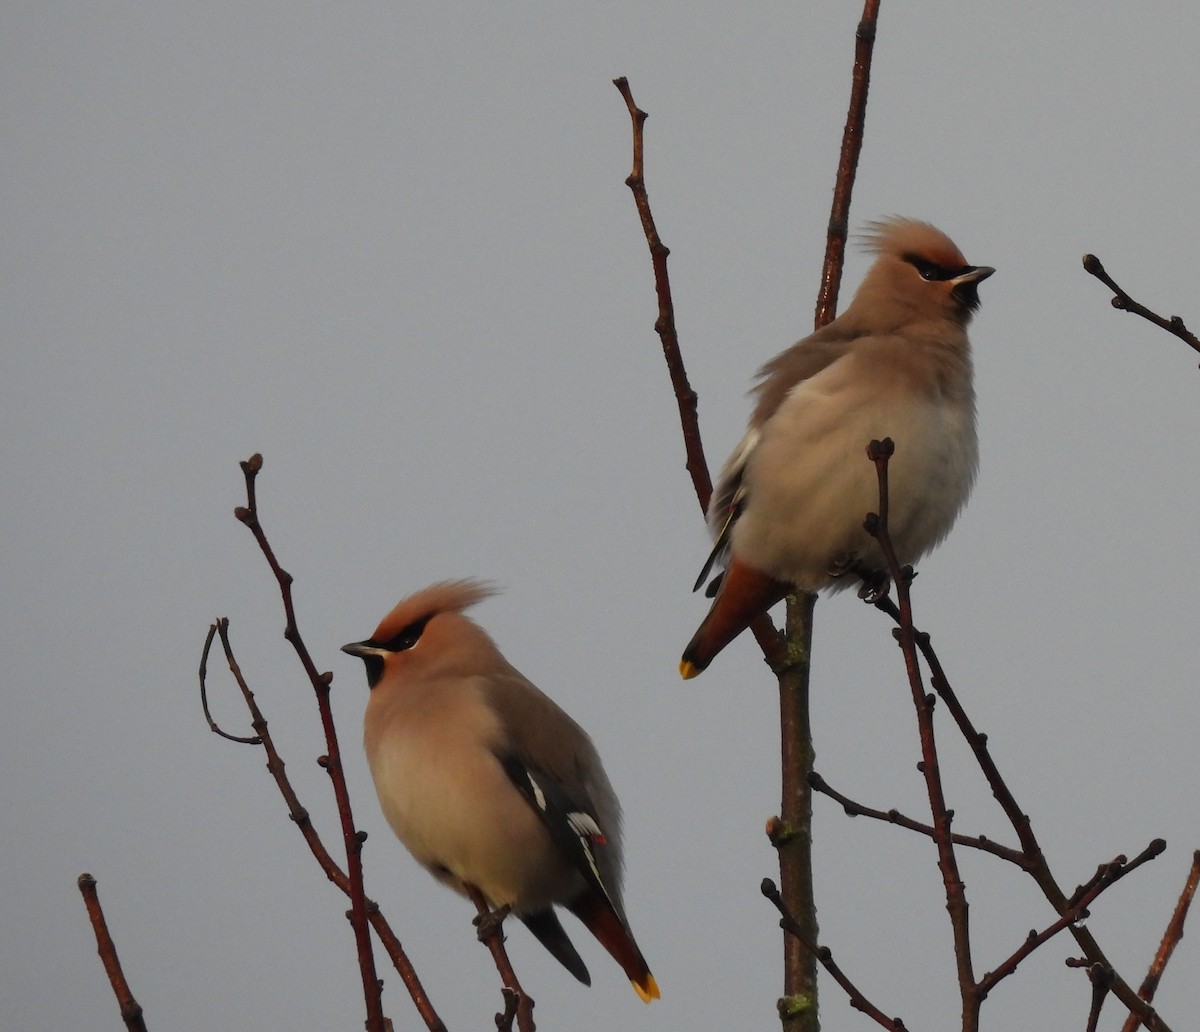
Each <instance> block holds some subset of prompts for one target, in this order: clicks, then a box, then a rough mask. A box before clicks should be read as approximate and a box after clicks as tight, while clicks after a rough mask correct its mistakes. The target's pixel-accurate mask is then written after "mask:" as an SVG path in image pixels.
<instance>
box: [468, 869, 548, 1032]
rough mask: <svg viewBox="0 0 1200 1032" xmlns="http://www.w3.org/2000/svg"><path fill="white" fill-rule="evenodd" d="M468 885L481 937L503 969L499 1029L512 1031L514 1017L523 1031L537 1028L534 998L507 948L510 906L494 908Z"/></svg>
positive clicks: (497, 1026) (475, 889) (502, 1031)
mask: <svg viewBox="0 0 1200 1032" xmlns="http://www.w3.org/2000/svg"><path fill="white" fill-rule="evenodd" d="M466 889H467V895H468V896H470V897H471V902H472V903H474V904H475V909H476V910H477V911H478V914H477V915H476V917H475V927H476V928H478V929H479V941H480V942H481V943H483V944H484V945H485V946H486V947H487V948H488V951H489V952H490V953H491V955H492V960H493V961H495V963H496V970H497V971H498V972H499V973H500V982H501V992H502V993H503V994H504V1012H503V1013H502V1014H497V1015H496V1028H497V1029H499V1030H500V1032H511V1030H512V1023H513V1018H514V1017H515V1018H516V1019H517V1028H518V1029H520V1032H534V1029H535V1028H536V1026H535V1025H534V1023H533V1006H534V1004H533V998H532V997H531V996H530V995H529V994H528V993H527V992H525V990H524V989H522V988H521V983H520V981H519V980H518V979H517V973H516V971H514V970H513V966H512V961H510V960H509V959H508V950H506V949H505V948H504V919H505V918H506V917H508V907H501V908H500V909H499V910H492V908H491V907H489V906H488V902H487V900H486V899H484V896H483V893H482V892H480V891H479V890H478V889H477V888H476V887H475V886H474V885H467V887H466Z"/></svg>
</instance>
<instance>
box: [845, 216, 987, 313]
mask: <svg viewBox="0 0 1200 1032" xmlns="http://www.w3.org/2000/svg"><path fill="white" fill-rule="evenodd" d="M862 239H863V246H864V249H865V250H867V251H869V252H871V253H872V254H875V255H877V256H878V257H877V258H876V260H875V264H874V265H872V266H871V268H870V270H869V271H868V272H867V275H866V276H865V277H864V278H863V282H862V286H860V287H859V288H858V292H857V293H856V294H855V296H854V302H853V307H854V308H855V309H856V310H857V311H858V314H859V315H860V317H866V318H868V319H871V320H872V321H875V320H878V321H880V322H881V323H883V324H885V325H886V324H895V323H901V322H907V321H910V320H911V319H914V318H915V319H922V320H924V319H937V318H942V319H949V320H951V321H953V322H957V323H959V324H960V325H962V326H965V325H966V324H967V323H968V322H969V321H970V319H971V314H972V313H973V312H974V311H975V310H976V309H977V308H978V307H979V284H980V283H981V282H982V281H983V280H985V279H987V278H988V277H989V276H990V275H991V274H992V273H993V272H995V271H996V270H995V269H993V268H991V267H990V266H987V265H968V264H967V260H966V258H964V257H963V254H962V252H961V251H960V250H959V249H958V247H957V246H955V243H954V241H953V240H951V239H950V238H949V237H948V236H946V234H945V233H943V232H942V231H941V230H940V229H937V228H936V227H934V226H931V225H930V224H929V223H928V222H920V221H918V220H917V219H907V218H901V217H894V218H890V219H883V220H881V221H879V222H871V223H868V224H867V231H866V233H865V234H864V235H863V238H862Z"/></svg>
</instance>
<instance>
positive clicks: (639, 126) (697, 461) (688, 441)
mask: <svg viewBox="0 0 1200 1032" xmlns="http://www.w3.org/2000/svg"><path fill="white" fill-rule="evenodd" d="M613 85H614V86H616V88H617V90H618V91H619V92H620V94H621V96H622V98H624V100H625V106H626V108H628V110H629V117H630V121H631V122H632V125H633V171H632V172H631V173H630V174H629V176H628V177H627V178H626V180H625V185H626V186H628V187H629V189H630V192H631V193H632V194H633V201H634V204H635V205H636V207H637V212H638V217H639V218H640V219H641V223H642V232H643V233H644V234H645V237H646V244H647V246H648V247H649V248H650V262H651V265H652V266H653V268H654V292H655V294H656V295H657V297H658V318H657V319H656V320H655V322H654V329H655V332H656V333H657V334H658V336H659V340H660V341H661V342H662V350H663V358H664V359H665V360H666V363H667V372H668V373H669V375H670V377H671V386H672V388H673V389H674V391H675V401H676V403H677V405H678V406H679V425H680V428H681V429H682V431H683V445H684V451H685V452H686V454H687V467H686V468H687V471H688V474H689V475H690V476H691V478H692V486H693V487H694V488H695V491H696V500H697V501H698V502H699V503H700V511H701V512H702V513H703V512H707V510H708V503H709V500H710V499H711V498H712V477H711V476H710V475H709V471H708V462H707V460H706V459H705V457H704V445H703V442H702V441H701V438H700V419H699V414H698V410H697V402H698V400H699V399H698V397H697V395H696V392H695V391H694V390H693V389H692V385H691V383H690V381H689V380H688V375H687V370H686V369H685V368H684V364H683V353H682V351H681V350H680V347H679V334H678V332H677V330H676V328H675V302H674V300H673V299H672V297H671V279H670V276H669V275H668V274H667V256H668V255H669V254H670V253H671V251H670V249H669V248H668V247H667V246H666V244H664V243H663V242H662V238H661V237H660V236H659V235H658V229H657V227H656V226H655V224H654V214H653V212H651V210H650V197H649V194H648V193H647V191H646V176H645V166H644V160H645V159H644V152H645V130H644V127H645V123H646V119H647V118H649V117H650V116H649V115H648V114H647V113H646V112H645V111H643V110H642V109H641V108H639V107H638V106H637V104H636V102H635V101H634V99H633V90H632V89H631V88H630V86H629V80H628V79H627V78H626V77H625V76H623V75H622V76H620V77H619V78H616V79H613ZM750 631H751V633H752V634H753V635H754V638H755V640H756V641H757V642H758V644H759V647H760V648H761V649H762V652H763V656H764V657H765V658H766V660H767V663H768V665H769V666H771V668H772V669H775V668H776V667H778V666H782V665H783V664H784V663H785V662H786V658H787V657H786V655H785V652H784V647H783V640H782V635H780V634H779V632H778V631H776V630H775V625H774V624H773V623H772V622H771V618H770V617H769V616H767V615H766V614H765V613H764V614H763V615H762V616H760V617H759V618H758V619H757V620H755V621H754V623H752V624H751V625H750Z"/></svg>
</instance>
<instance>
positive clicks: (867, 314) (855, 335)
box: [679, 218, 996, 678]
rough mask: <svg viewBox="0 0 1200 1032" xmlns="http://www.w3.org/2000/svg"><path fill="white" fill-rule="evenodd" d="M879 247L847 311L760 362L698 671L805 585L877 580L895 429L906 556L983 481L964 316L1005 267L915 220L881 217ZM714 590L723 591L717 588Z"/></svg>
mask: <svg viewBox="0 0 1200 1032" xmlns="http://www.w3.org/2000/svg"><path fill="white" fill-rule="evenodd" d="M865 243H866V249H867V250H869V251H871V252H873V253H874V254H876V255H878V258H877V259H876V260H875V263H874V264H873V265H872V266H871V268H870V269H869V270H868V271H867V275H866V277H865V278H864V279H863V281H862V285H861V286H860V287H859V288H858V292H857V293H856V294H855V295H854V300H853V301H851V302H850V305H849V307H847V309H846V310H845V311H844V312H843V313H842V314H841V315H839V316H838V317H837V318H836V319H834V320H833V322H831V323H829V325H827V326H825V327H823V328H822V329H820V330H817V332H816V333H814V334H812V335H811V336H809V337H806V338H804V340H802V341H800V342H799V343H798V344H795V345H793V346H792V347H790V348H788V349H787V350H786V351H784V352H783V353H782V354H779V355H777V356H776V357H775V358H773V359H771V361H770V362H768V363H767V364H766V365H765V366H763V367H762V369H760V370H759V372H758V384H757V385H756V386H755V388H754V391H753V393H754V394H755V395H756V396H757V404H756V406H755V408H754V412H753V413H752V415H751V416H750V423H749V428H748V430H747V431H746V435H745V436H744V437H743V438H742V441H741V443H740V444H739V445H738V446H737V448H736V449H735V450H734V452H733V454H732V455H731V456H730V457H729V460H728V461H727V462H726V463H725V467H724V468H723V469H722V470H721V476H720V479H719V480H718V482H717V486H716V488H715V489H714V491H713V496H712V500H711V502H710V504H709V507H708V523H709V529H710V531H711V532H712V535H713V538H714V539H715V541H716V547H715V548H714V549H713V553H712V556H711V557H710V559H709V562H708V563H707V564H706V566H705V568H704V572H702V573H701V575H700V580H699V581H697V587H699V585H700V583H701V582H702V581H703V580H704V578H705V576H706V575H707V573H708V572H709V570H710V569H711V568H712V565H713V564H714V563H721V564H722V565H724V566H725V571H724V573H723V574H722V575H721V580H720V582H719V585H717V589H716V599H715V600H714V602H713V605H712V608H711V609H710V610H709V613H708V615H707V616H706V617H705V618H704V622H703V623H702V624H701V625H700V629H699V630H697V631H696V634H695V636H694V637H693V638H692V640H691V642H690V643H689V644H688V646H687V648H686V649H685V650H684V653H683V659H682V661H681V662H680V664H679V671H680V673H681V674H682V675H683V676H684V677H685V678H688V677H695V676H696V675H697V674H698V673H700V671H702V670H704V669H705V667H707V666H708V665H709V663H711V662H712V660H713V658H714V657H715V656H716V655H717V653H719V652H720V651H721V650H722V649H723V648H724V647H725V646H726V645H728V644H729V643H730V642H731V641H732V640H733V639H734V638H736V637H737V636H738V635H739V634H740V633H741V632H742V631H743V630H745V629H746V628H747V627H748V626H749V625H750V624H751V623H752V622H753V621H754V619H755V618H756V617H757V616H758V615H759V614H761V613H764V612H766V611H767V610H768V609H769V608H770V607H771V606H773V605H774V604H775V603H776V602H778V601H779V600H780V599H782V598H783V597H784V596H785V595H787V594H789V593H791V592H792V591H793V590H795V589H796V588H802V589H804V590H806V591H816V590H818V589H819V588H830V589H832V590H838V589H841V588H845V587H847V586H848V583H849V582H850V581H851V580H852V578H850V577H844V576H841V574H843V573H845V572H846V571H848V570H850V571H854V572H857V573H859V574H866V575H868V577H875V578H879V577H882V576H883V574H884V572H885V563H884V560H883V556H882V554H881V552H880V550H879V547H878V545H877V544H876V542H875V541H874V539H872V538H871V537H870V536H869V535H868V534H867V532H866V531H865V530H864V529H863V520H864V518H865V517H866V514H867V513H868V512H874V511H875V510H877V509H878V508H879V489H878V486H877V482H876V476H875V470H874V467H872V465H871V464H870V463H869V462H868V461H867V460H866V447H867V444H868V443H869V442H870V441H871V440H873V439H879V440H881V439H883V438H884V437H890V438H891V439H892V440H893V441H894V442H895V445H896V451H895V455H894V456H893V457H892V459H891V460H890V464H889V470H888V485H889V494H888V501H889V506H890V512H889V519H888V529H889V532H890V535H891V539H892V543H893V545H894V546H895V549H896V554H897V557H898V558H899V560H900V562H901V563H902V564H905V563H915V562H916V561H917V560H918V559H920V558H921V556H923V555H924V554H925V553H926V552H928V551H929V550H930V549H931V548H933V547H934V546H935V545H936V544H937V543H938V542H939V541H941V540H942V538H944V537H945V536H946V534H947V533H948V532H949V530H950V527H951V525H952V524H953V523H954V520H955V517H956V516H957V515H958V513H959V511H960V510H961V509H962V507H963V504H964V503H965V502H966V500H967V496H968V495H969V494H970V492H971V485H972V484H973V482H974V480H975V469H976V466H977V463H978V458H979V450H978V442H977V440H976V437H975V391H974V388H973V386H972V383H971V350H970V344H969V343H968V341H967V332H966V327H967V323H968V322H969V321H970V319H971V314H972V313H973V312H974V311H975V310H976V309H977V308H978V307H979V294H978V286H979V283H980V282H981V281H982V280H985V279H987V277H988V276H990V275H991V274H992V273H993V272H995V271H996V270H995V269H991V268H988V267H987V266H975V265H968V264H967V261H966V259H965V258H964V257H963V256H962V252H960V251H959V249H958V248H957V247H956V246H955V245H954V242H953V241H952V240H951V239H950V238H949V237H948V236H946V234H945V233H942V232H941V231H940V230H938V229H935V228H934V227H933V226H931V225H929V224H928V223H926V222H918V221H916V220H914V219H905V218H891V219H887V220H884V221H882V222H875V223H871V224H870V225H869V226H868V233H867V234H866V238H865ZM710 594H711V589H710Z"/></svg>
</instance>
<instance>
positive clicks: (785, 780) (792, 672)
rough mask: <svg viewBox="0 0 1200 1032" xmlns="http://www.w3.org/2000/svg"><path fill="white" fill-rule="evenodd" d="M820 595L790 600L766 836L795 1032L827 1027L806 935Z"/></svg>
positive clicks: (782, 1013) (782, 1004)
mask: <svg viewBox="0 0 1200 1032" xmlns="http://www.w3.org/2000/svg"><path fill="white" fill-rule="evenodd" d="M816 603H817V596H816V595H814V594H812V592H808V591H802V592H799V593H797V594H796V595H793V596H791V597H789V598H788V606H787V626H786V640H787V646H786V647H787V656H788V663H787V666H786V667H785V668H784V669H783V670H782V671H781V672H780V674H779V742H780V775H781V776H780V780H781V783H782V784H781V803H780V811H779V820H778V821H776V822H769V823H768V825H767V835H768V837H769V838H770V840H771V844H772V845H773V846H774V847H775V849H776V852H777V853H778V854H779V887H780V892H781V895H782V898H783V899H784V900H785V901H786V905H787V909H788V912H789V913H790V914H791V916H792V919H793V920H794V922H795V924H796V932H798V935H797V934H785V935H784V938H783V992H784V996H783V998H782V999H781V1000H780V1001H779V1003H778V1007H779V1018H780V1021H781V1022H782V1025H783V1028H784V1029H786V1030H791V1032H809V1030H813V1032H815V1030H816V1029H818V1028H820V1021H819V1016H818V1013H817V959H818V958H817V955H816V954H815V953H814V951H813V950H811V949H807V948H805V946H804V943H803V941H802V940H806V941H807V942H810V943H815V942H817V941H818V928H817V905H816V901H815V899H814V896H813V870H812V792H813V790H812V786H811V785H810V784H809V781H808V775H809V773H810V772H811V771H812V769H813V761H814V758H815V753H814V749H813V742H812V725H811V722H810V710H809V697H808V692H809V674H810V661H811V658H812V628H813V610H814V608H815V606H816Z"/></svg>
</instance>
